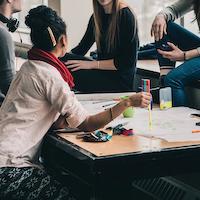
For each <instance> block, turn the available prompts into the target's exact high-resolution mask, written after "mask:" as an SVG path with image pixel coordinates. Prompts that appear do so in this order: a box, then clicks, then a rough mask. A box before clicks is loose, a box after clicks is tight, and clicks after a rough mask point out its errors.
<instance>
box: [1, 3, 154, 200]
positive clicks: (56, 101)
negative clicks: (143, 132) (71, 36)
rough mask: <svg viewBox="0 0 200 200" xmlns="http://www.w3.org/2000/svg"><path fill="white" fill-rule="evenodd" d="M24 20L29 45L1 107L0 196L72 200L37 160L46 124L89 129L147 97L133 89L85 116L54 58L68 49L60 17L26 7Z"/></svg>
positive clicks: (68, 76) (66, 75)
mask: <svg viewBox="0 0 200 200" xmlns="http://www.w3.org/2000/svg"><path fill="white" fill-rule="evenodd" d="M25 23H26V25H27V26H28V27H30V29H31V41H32V43H33V48H32V49H31V50H30V51H29V52H28V61H27V62H26V63H24V64H23V66H22V67H21V69H20V71H19V72H18V73H17V75H16V77H15V79H14V80H13V82H12V84H11V86H10V89H9V91H8V94H7V96H6V99H5V101H4V102H3V104H2V106H1V108H0V130H1V131H0V180H1V181H0V199H9V200H11V199H23V200H26V199H73V198H72V197H71V194H70V193H69V191H68V189H67V188H66V187H64V186H63V185H61V184H60V183H58V182H57V181H56V180H55V179H54V178H53V177H51V176H50V175H49V174H47V172H46V171H45V169H43V168H41V164H40V163H39V156H40V148H41V145H42V140H43V137H44V136H45V134H46V133H47V131H48V129H49V128H50V127H52V128H65V127H71V128H75V127H78V128H79V129H80V130H81V131H93V130H96V129H98V128H101V127H103V126H105V125H106V124H107V123H109V122H110V121H112V120H113V119H114V118H116V117H117V116H118V115H120V114H121V113H122V112H123V111H124V110H125V109H126V108H127V107H130V106H140V107H147V106H148V105H149V102H150V98H151V96H150V94H149V93H138V94H133V95H132V96H130V97H129V98H128V99H125V100H123V101H121V102H120V103H119V104H117V105H116V106H114V107H112V108H111V109H108V110H106V111H103V112H101V113H98V114H96V115H89V114H88V113H87V111H86V110H85V109H84V108H83V107H82V105H81V104H80V103H79V102H78V100H77V99H76V96H75V95H74V93H73V92H71V90H70V88H72V87H73V86H74V83H73V78H72V76H71V74H70V72H69V71H68V69H67V68H66V67H65V65H64V64H63V63H62V62H61V61H60V60H59V59H58V58H59V57H62V56H64V55H65V54H66V50H67V36H66V25H65V23H64V22H63V20H62V19H61V18H60V17H59V16H58V15H57V14H56V12H55V11H53V10H52V9H51V8H48V7H46V6H39V7H37V8H34V9H32V10H30V11H29V14H28V15H27V17H26V20H25Z"/></svg>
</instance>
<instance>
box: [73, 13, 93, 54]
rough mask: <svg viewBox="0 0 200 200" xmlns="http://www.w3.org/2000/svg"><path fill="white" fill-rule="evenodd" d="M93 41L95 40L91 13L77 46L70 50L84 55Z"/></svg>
mask: <svg viewBox="0 0 200 200" xmlns="http://www.w3.org/2000/svg"><path fill="white" fill-rule="evenodd" d="M94 42H95V34H94V17H93V15H92V16H91V17H90V20H89V23H88V26H87V30H86V32H85V34H84V36H83V38H82V40H81V41H80V43H79V44H78V46H76V47H75V48H73V49H72V50H71V51H72V53H74V54H77V55H82V56H84V55H85V54H86V53H87V52H88V50H89V49H90V48H91V46H92V45H93V44H94Z"/></svg>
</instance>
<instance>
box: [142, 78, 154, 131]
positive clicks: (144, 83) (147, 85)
mask: <svg viewBox="0 0 200 200" xmlns="http://www.w3.org/2000/svg"><path fill="white" fill-rule="evenodd" d="M150 88H151V86H150V80H149V79H142V90H143V91H144V92H149V93H150ZM151 104H152V101H151V103H150V104H149V106H148V110H149V129H150V130H151V129H152V115H151V109H152V108H151Z"/></svg>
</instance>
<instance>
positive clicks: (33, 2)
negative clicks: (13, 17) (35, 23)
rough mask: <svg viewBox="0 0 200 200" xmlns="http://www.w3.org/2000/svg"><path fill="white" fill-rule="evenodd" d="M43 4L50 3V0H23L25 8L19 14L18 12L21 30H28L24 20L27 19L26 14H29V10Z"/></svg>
mask: <svg viewBox="0 0 200 200" xmlns="http://www.w3.org/2000/svg"><path fill="white" fill-rule="evenodd" d="M41 4H44V5H48V0H28V1H27V0H23V1H22V6H23V7H22V8H23V9H22V11H21V12H20V13H19V14H17V18H18V19H19V21H20V28H19V30H20V32H23V31H26V25H25V23H24V20H25V16H26V15H27V14H28V11H29V10H30V9H31V8H34V7H36V6H38V5H41Z"/></svg>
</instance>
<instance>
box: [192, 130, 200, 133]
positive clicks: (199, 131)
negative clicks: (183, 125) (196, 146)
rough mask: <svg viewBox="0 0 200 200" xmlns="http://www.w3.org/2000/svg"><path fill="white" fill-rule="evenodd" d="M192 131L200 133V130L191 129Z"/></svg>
mask: <svg viewBox="0 0 200 200" xmlns="http://www.w3.org/2000/svg"><path fill="white" fill-rule="evenodd" d="M192 133H200V130H192Z"/></svg>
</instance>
